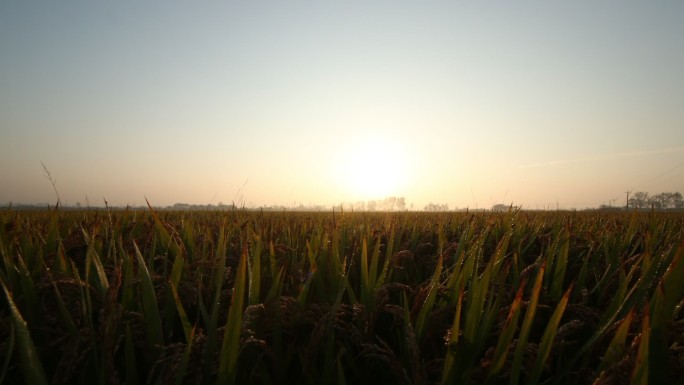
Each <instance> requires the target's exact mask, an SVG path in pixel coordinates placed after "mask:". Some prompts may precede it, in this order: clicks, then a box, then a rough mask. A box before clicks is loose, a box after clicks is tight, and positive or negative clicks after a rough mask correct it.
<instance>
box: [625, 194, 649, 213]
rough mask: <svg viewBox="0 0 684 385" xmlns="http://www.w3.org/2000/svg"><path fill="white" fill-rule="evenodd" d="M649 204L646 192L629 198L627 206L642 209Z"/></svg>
mask: <svg viewBox="0 0 684 385" xmlns="http://www.w3.org/2000/svg"><path fill="white" fill-rule="evenodd" d="M648 204H649V196H648V193H647V192H643V191H638V192H635V193H634V195H632V197H631V198H629V206H630V207H632V208H637V209H642V208H644V207H647V206H648Z"/></svg>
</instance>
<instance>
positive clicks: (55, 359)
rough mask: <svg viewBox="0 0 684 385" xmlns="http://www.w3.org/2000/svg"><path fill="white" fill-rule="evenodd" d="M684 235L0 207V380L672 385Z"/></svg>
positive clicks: (566, 225) (606, 225)
mask: <svg viewBox="0 0 684 385" xmlns="http://www.w3.org/2000/svg"><path fill="white" fill-rule="evenodd" d="M683 224H684V216H682V215H681V214H676V213H657V212H651V213H641V212H639V213H637V212H635V213H611V214H606V213H589V212H587V213H578V212H554V213H550V212H525V211H515V210H512V211H510V212H507V213H498V212H497V213H477V214H473V213H467V212H462V213H413V212H404V213H349V212H343V213H340V212H335V213H303V212H302V213H297V212H282V213H274V212H257V211H246V210H234V211H215V212H208V211H204V212H173V211H155V210H154V209H153V208H152V207H149V209H148V210H145V211H133V210H117V209H107V210H104V211H103V210H90V211H64V210H60V209H58V208H56V209H53V210H51V211H15V210H13V209H11V208H9V209H4V210H3V211H0V286H2V297H3V298H2V300H1V301H2V302H1V303H2V306H1V307H0V383H7V384H41V383H52V384H93V383H95V384H121V383H127V384H147V383H149V384H155V383H174V384H206V383H217V384H225V383H240V384H242V383H264V384H289V383H292V384H320V383H330V384H347V383H349V384H352V383H353V384H357V383H361V384H364V383H365V384H371V383H400V384H437V383H441V384H451V383H462V384H471V383H472V384H475V383H477V384H479V383H488V384H523V383H524V384H624V383H633V384H646V383H676V382H677V381H679V379H680V378H682V376H683V375H684V348H683V345H684V338H682V336H683V335H684V314H683V313H684V312H683V311H682V305H683V304H684V260H683V259H684V230H683V229H684V226H683Z"/></svg>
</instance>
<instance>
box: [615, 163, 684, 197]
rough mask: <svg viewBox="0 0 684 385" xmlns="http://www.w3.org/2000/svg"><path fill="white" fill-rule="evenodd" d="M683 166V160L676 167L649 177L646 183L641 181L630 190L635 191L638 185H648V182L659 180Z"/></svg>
mask: <svg viewBox="0 0 684 385" xmlns="http://www.w3.org/2000/svg"><path fill="white" fill-rule="evenodd" d="M682 166H684V162H681V163H678V164H676V165H675V166H674V167H672V168H670V169H668V170H667V171H665V172H663V173H661V174H659V175H657V176H655V177H653V178H651V179H649V180H648V181H646V182H644V183H641V184H639V185H637V186H635V187H633V188H631V189H629V190H630V191H635V190H636V189H637V188H638V187H641V186H643V185H647V184H652V183H653V182H654V181H656V180H658V179H660V178H662V177H664V176H665V175H667V174H669V173H671V172H672V171H674V170H676V169H678V168H680V167H682Z"/></svg>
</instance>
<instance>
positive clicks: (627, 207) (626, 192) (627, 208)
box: [625, 191, 631, 211]
mask: <svg viewBox="0 0 684 385" xmlns="http://www.w3.org/2000/svg"><path fill="white" fill-rule="evenodd" d="M629 193H631V191H625V194H627V204H626V205H625V208H626V210H625V211H629Z"/></svg>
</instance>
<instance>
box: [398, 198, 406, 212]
mask: <svg viewBox="0 0 684 385" xmlns="http://www.w3.org/2000/svg"><path fill="white" fill-rule="evenodd" d="M397 210H399V211H405V210H406V199H405V198H404V197H399V198H397Z"/></svg>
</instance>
